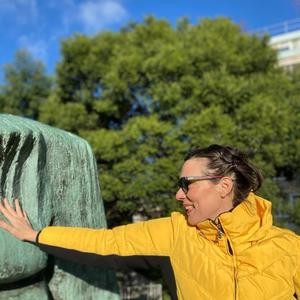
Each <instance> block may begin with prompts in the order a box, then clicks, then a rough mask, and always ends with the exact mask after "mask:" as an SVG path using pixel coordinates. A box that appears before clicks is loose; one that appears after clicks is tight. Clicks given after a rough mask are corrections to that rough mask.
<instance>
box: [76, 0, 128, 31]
mask: <svg viewBox="0 0 300 300" xmlns="http://www.w3.org/2000/svg"><path fill="white" fill-rule="evenodd" d="M127 17H128V13H127V11H126V9H125V8H124V7H123V6H122V5H121V4H120V3H119V2H117V1H114V0H104V1H103V0H98V1H87V2H84V3H82V4H81V5H80V6H79V10H78V12H77V19H78V21H79V22H80V23H81V24H82V25H83V26H84V28H85V30H86V31H88V32H95V31H97V30H101V29H103V28H105V27H107V26H110V25H113V24H119V23H121V22H122V21H124V20H125V19H126V18H127Z"/></svg>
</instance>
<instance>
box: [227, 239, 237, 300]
mask: <svg viewBox="0 0 300 300" xmlns="http://www.w3.org/2000/svg"><path fill="white" fill-rule="evenodd" d="M227 245H228V251H229V253H230V255H231V256H232V258H233V278H234V297H233V299H234V300H236V299H237V280H236V270H237V268H236V259H235V255H234V252H233V249H232V246H231V244H230V241H229V239H228V238H227Z"/></svg>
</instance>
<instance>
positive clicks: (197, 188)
mask: <svg viewBox="0 0 300 300" xmlns="http://www.w3.org/2000/svg"><path fill="white" fill-rule="evenodd" d="M207 163H208V159H207V158H192V159H189V160H187V161H186V162H185V163H184V164H183V166H182V170H181V174H180V177H188V176H205V175H207V174H208V172H207ZM224 178H225V177H224ZM227 179H228V177H227ZM227 184H228V182H227ZM231 184H232V181H231ZM226 188H228V187H227V186H226V183H225V184H224V180H223V178H221V179H219V180H213V181H212V180H200V181H195V182H192V183H191V184H189V187H188V191H187V193H185V192H184V191H183V190H182V189H181V188H179V189H178V191H177V193H176V199H177V200H178V201H181V202H182V205H183V207H184V209H185V211H186V214H187V220H188V223H189V224H190V225H192V226H194V225H196V224H198V223H199V222H202V221H204V220H207V219H211V220H215V219H216V217H217V216H218V215H219V214H221V213H222V212H225V211H228V210H230V209H231V208H232V200H231V199H229V198H228V193H227V190H226ZM231 190H232V186H231ZM228 191H229V190H228Z"/></svg>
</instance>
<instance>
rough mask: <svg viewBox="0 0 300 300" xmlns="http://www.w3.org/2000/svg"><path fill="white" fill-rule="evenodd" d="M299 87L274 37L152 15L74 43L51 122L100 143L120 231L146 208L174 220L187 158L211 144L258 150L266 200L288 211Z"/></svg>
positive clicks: (65, 53)
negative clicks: (284, 182) (281, 183)
mask: <svg viewBox="0 0 300 300" xmlns="http://www.w3.org/2000/svg"><path fill="white" fill-rule="evenodd" d="M293 90H294V83H293V82H292V80H291V78H290V77H289V76H287V74H285V73H284V72H283V71H282V70H281V69H280V68H279V67H277V60H276V52H275V50H273V49H271V48H270V47H269V46H268V38H267V37H257V36H253V35H249V34H246V33H244V32H243V31H242V30H241V28H240V27H239V26H238V25H235V24H233V23H232V22H231V21H230V20H228V19H225V18H219V19H216V20H209V19H204V20H202V21H201V22H199V23H198V24H196V25H192V24H190V23H189V22H188V20H186V19H185V20H182V21H180V22H179V23H178V25H177V27H175V28H174V27H172V26H171V25H170V24H169V23H168V22H167V21H164V20H157V19H155V18H154V17H148V18H146V19H145V20H144V21H143V22H142V23H139V24H138V23H134V24H129V25H128V26H127V27H125V28H123V29H122V30H121V31H120V32H103V33H99V34H98V35H95V36H92V37H88V36H82V35H75V36H73V37H71V38H69V39H66V40H65V41H64V42H63V44H62V60H61V62H60V63H59V65H58V67H57V89H56V91H55V95H54V96H53V97H50V98H49V99H48V101H47V102H46V103H45V104H44V105H43V108H42V110H41V117H42V118H43V120H44V121H47V122H49V123H50V124H52V125H57V126H60V127H62V128H66V129H69V130H72V131H74V132H76V133H79V134H80V135H81V136H83V137H84V138H86V139H88V140H89V141H90V143H91V144H92V146H93V149H94V151H95V154H96V159H97V162H98V165H99V168H100V181H101V186H102V190H103V196H104V200H105V201H106V208H107V211H108V213H109V214H108V215H109V218H110V220H111V225H114V224H116V223H120V222H127V221H129V220H130V217H131V216H132V214H133V213H134V212H136V211H138V210H142V211H143V212H144V213H145V214H148V215H149V216H151V215H154V214H157V211H156V210H159V213H160V214H161V215H165V214H168V213H169V211H170V210H172V209H174V207H175V206H176V204H175V200H174V192H175V190H176V185H175V183H176V180H177V175H178V174H179V168H180V165H181V162H182V158H183V155H184V153H185V152H186V151H187V150H188V149H189V148H190V147H193V146H196V145H197V146H207V145H209V144H211V143H223V144H231V145H233V146H237V147H239V148H241V149H243V150H244V151H246V152H248V153H249V154H250V157H251V159H252V160H254V161H255V162H256V163H257V164H258V165H259V166H260V167H261V168H262V169H263V172H264V175H265V177H266V183H267V184H266V185H265V187H264V189H262V191H261V193H262V195H264V196H266V197H268V196H270V198H271V199H274V203H275V204H276V208H279V207H280V201H281V197H280V191H279V189H278V187H277V186H276V184H275V182H274V181H273V180H272V178H273V177H274V176H276V175H277V174H278V173H279V172H281V170H282V169H284V168H285V167H286V166H289V165H294V164H299V162H300V157H299V156H297V157H296V158H295V157H293V155H292V153H291V150H290V149H287V147H286V145H289V147H293V146H294V145H296V144H295V143H298V142H297V141H298V140H299V139H298V136H297V135H295V134H294V135H293V134H292V133H293V126H295V125H296V124H298V125H297V126H299V121H298V120H299V118H298V119H296V118H291V115H293V110H294V108H295V107H296V103H295V102H296V101H292V100H289V99H290V97H291V95H292V94H293ZM55 108H59V113H57V114H54V113H53V112H54V111H55ZM63 116H64V117H65V119H64V120H63ZM291 136H292V137H293V138H292V139H291V138H290V137H291ZM294 137H295V138H294ZM297 139H298V140H297ZM275 199H276V201H275Z"/></svg>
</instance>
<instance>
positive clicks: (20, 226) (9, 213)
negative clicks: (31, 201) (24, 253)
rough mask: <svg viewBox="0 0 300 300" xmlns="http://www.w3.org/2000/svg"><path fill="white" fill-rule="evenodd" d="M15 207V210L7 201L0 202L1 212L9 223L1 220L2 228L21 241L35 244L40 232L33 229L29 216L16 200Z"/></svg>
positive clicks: (0, 225)
mask: <svg viewBox="0 0 300 300" xmlns="http://www.w3.org/2000/svg"><path fill="white" fill-rule="evenodd" d="M15 206H16V208H15V209H14V208H13V207H12V206H11V205H10V204H9V202H8V200H7V199H3V201H0V212H1V213H2V214H3V215H4V216H5V218H6V219H7V221H6V220H0V227H1V228H3V229H4V230H6V231H8V232H10V233H11V234H12V235H14V236H15V237H16V238H18V239H20V240H27V241H32V242H34V241H35V239H36V236H37V234H38V232H37V231H35V230H34V229H33V228H32V226H31V224H30V222H29V219H28V217H27V214H26V213H25V211H23V210H22V208H21V206H20V203H19V201H18V200H15Z"/></svg>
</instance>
